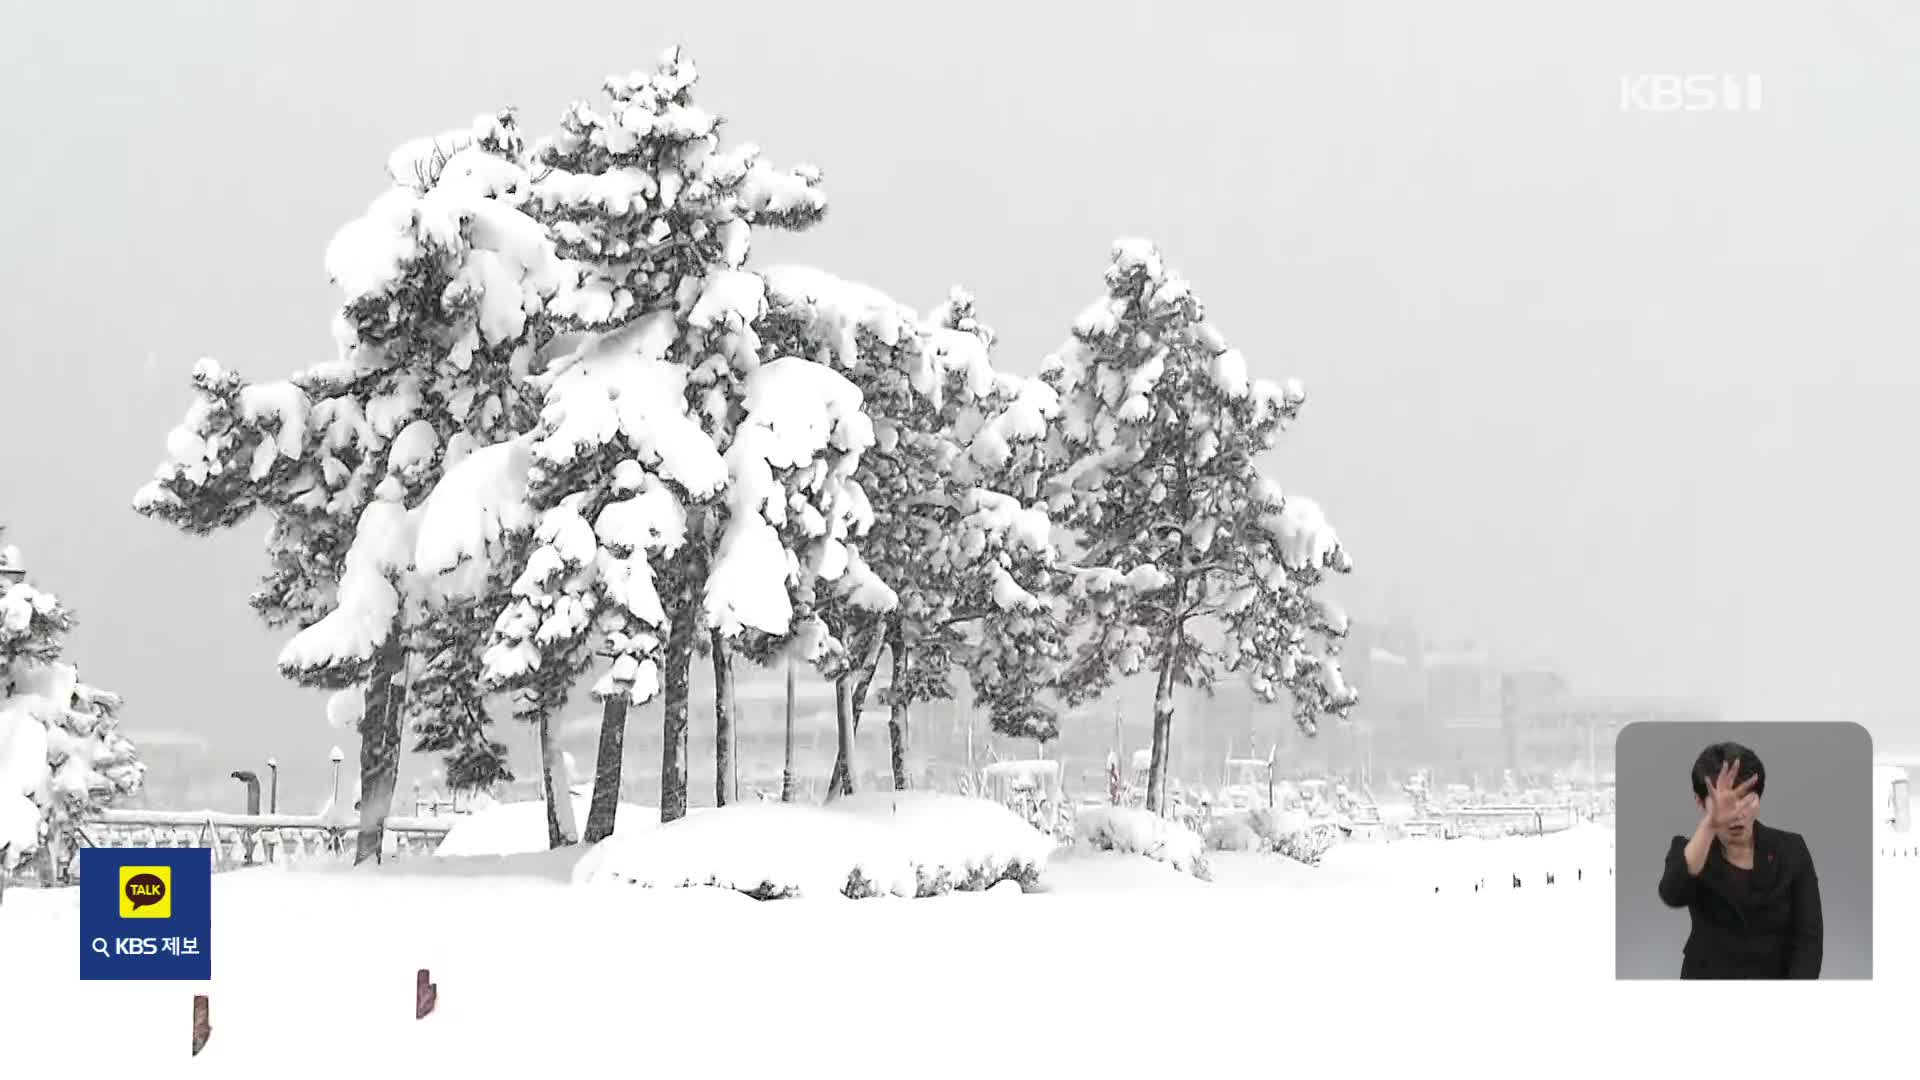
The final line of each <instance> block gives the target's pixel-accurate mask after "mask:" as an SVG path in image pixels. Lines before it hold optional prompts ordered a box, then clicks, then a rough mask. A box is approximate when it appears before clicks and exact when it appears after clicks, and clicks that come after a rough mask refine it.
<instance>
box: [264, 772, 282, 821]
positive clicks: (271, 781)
mask: <svg viewBox="0 0 1920 1080" xmlns="http://www.w3.org/2000/svg"><path fill="white" fill-rule="evenodd" d="M267 776H268V780H267V813H269V814H277V813H279V812H280V763H279V762H278V761H275V760H274V759H272V758H268V759H267Z"/></svg>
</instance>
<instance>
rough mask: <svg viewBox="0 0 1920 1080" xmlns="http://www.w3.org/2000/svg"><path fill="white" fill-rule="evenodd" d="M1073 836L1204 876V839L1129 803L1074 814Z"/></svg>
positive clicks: (1098, 847) (1099, 848)
mask: <svg viewBox="0 0 1920 1080" xmlns="http://www.w3.org/2000/svg"><path fill="white" fill-rule="evenodd" d="M1074 838H1075V839H1077V840H1078V841H1080V842H1081V843H1083V844H1086V845H1088V846H1089V847H1092V848H1093V849H1094V850H1096V851H1118V852H1122V853H1125V854H1128V855H1145V856H1146V857H1147V858H1149V859H1158V860H1160V861H1161V862H1164V863H1166V864H1168V865H1169V866H1172V867H1173V868H1174V869H1175V870H1182V871H1185V872H1186V873H1189V874H1192V875H1193V876H1194V877H1197V878H1200V879H1202V880H1206V879H1207V878H1208V877H1210V876H1211V872H1210V871H1209V870H1208V868H1207V859H1206V842H1205V841H1204V840H1202V839H1201V838H1200V835H1199V834H1198V833H1196V832H1194V831H1193V830H1191V829H1189V828H1187V827H1186V826H1184V825H1180V824H1178V823H1177V822H1172V821H1168V820H1167V819H1166V818H1163V817H1159V816H1158V815H1155V814H1153V813H1150V812H1148V811H1146V810H1142V809H1139V808H1137V807H1132V806H1094V807H1089V808H1087V809H1084V810H1082V811H1080V813H1079V814H1078V815H1076V816H1075V818H1074Z"/></svg>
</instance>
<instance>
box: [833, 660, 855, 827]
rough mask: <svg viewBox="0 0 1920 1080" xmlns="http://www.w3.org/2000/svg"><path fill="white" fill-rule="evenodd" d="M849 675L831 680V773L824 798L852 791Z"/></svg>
mask: <svg viewBox="0 0 1920 1080" xmlns="http://www.w3.org/2000/svg"><path fill="white" fill-rule="evenodd" d="M850 683H851V677H850V676H847V675H842V676H840V677H839V678H837V679H835V680H834V681H833V775H832V776H831V777H829V778H828V779H827V801H828V802H832V801H833V800H834V799H837V798H839V797H840V796H842V795H851V794H853V718H854V705H853V687H852V686H851V685H850Z"/></svg>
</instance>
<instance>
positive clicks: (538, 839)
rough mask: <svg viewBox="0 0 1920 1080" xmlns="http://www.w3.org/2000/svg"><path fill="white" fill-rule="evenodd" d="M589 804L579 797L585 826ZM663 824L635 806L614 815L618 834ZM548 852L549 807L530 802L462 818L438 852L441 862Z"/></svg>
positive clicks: (576, 803)
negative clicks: (450, 859)
mask: <svg viewBox="0 0 1920 1080" xmlns="http://www.w3.org/2000/svg"><path fill="white" fill-rule="evenodd" d="M589 802H590V800H589V799H588V798H587V797H586V796H584V795H576V796H575V797H574V800H573V819H574V820H575V821H577V822H581V823H582V824H583V825H584V823H585V822H586V820H587V809H588V805H589ZM659 823H660V811H658V810H656V809H653V808H651V807H646V806H635V805H633V804H632V803H621V804H620V806H619V809H617V810H616V811H615V812H614V817H613V828H614V831H615V832H616V833H620V832H627V833H636V832H641V831H644V830H646V829H648V828H650V827H652V826H656V825H658V824H659ZM546 850H547V804H546V802H545V801H544V800H539V799H535V800H532V801H528V802H511V803H497V804H495V805H493V806H489V807H487V808H486V809H484V810H476V811H474V812H473V813H471V814H463V815H461V817H460V818H459V820H458V821H456V822H455V823H454V826H453V828H451V829H449V830H447V835H446V837H445V839H443V840H441V841H440V846H439V847H437V848H435V849H434V851H433V853H434V855H436V856H438V857H440V858H443V859H445V858H471V857H474V856H486V855H528V854H532V853H533V852H537V851H546Z"/></svg>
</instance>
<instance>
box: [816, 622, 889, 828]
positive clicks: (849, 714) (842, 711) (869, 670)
mask: <svg viewBox="0 0 1920 1080" xmlns="http://www.w3.org/2000/svg"><path fill="white" fill-rule="evenodd" d="M886 643H887V635H886V634H884V633H880V634H875V635H874V638H873V647H872V648H871V649H869V650H868V652H867V655H866V660H865V662H864V663H862V664H861V665H860V666H859V667H857V668H853V669H851V670H849V671H847V672H845V673H844V674H842V675H841V676H840V677H839V678H838V679H836V680H834V688H833V711H834V723H835V735H836V739H835V747H834V755H833V776H832V777H831V778H830V779H829V780H828V781H827V797H828V798H833V797H834V796H835V794H836V793H838V794H840V795H851V794H853V743H854V738H855V737H856V736H858V735H859V734H860V714H861V713H862V712H863V711H865V710H866V707H867V690H868V689H869V688H870V687H872V686H873V676H874V673H875V672H877V671H879V670H880V650H881V649H882V648H884V647H885V646H886ZM849 683H851V692H849V689H848V687H849Z"/></svg>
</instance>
